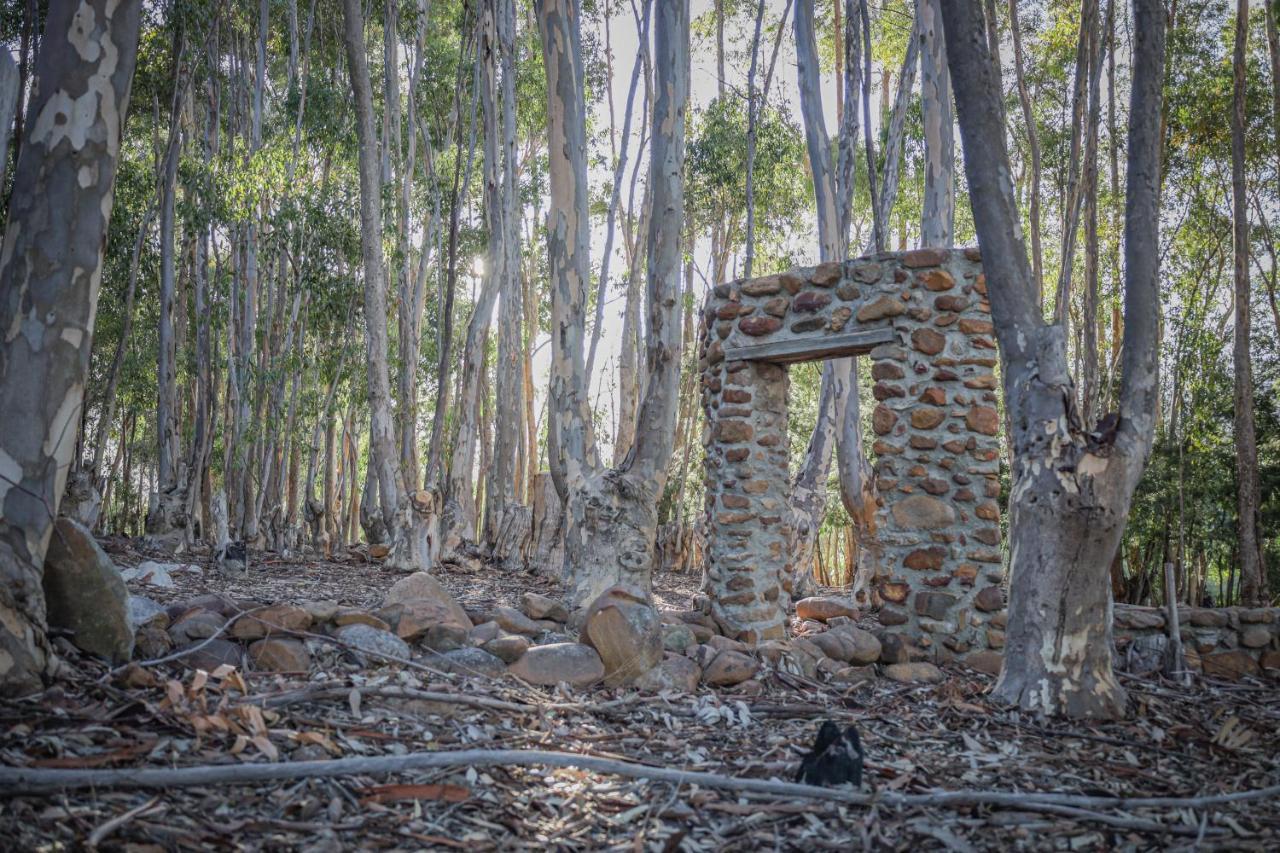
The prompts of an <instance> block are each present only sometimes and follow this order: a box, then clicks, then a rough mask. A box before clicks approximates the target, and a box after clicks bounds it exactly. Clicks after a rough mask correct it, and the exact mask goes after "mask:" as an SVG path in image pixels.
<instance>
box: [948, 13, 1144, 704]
mask: <svg viewBox="0 0 1280 853" xmlns="http://www.w3.org/2000/svg"><path fill="white" fill-rule="evenodd" d="M943 17H944V19H945V21H946V34H947V53H948V60H949V64H950V69H951V73H952V77H953V78H954V80H955V86H954V91H955V95H956V105H957V111H958V115H959V119H960V130H961V135H962V137H963V140H964V143H965V144H964V159H965V169H966V172H967V175H968V184H969V187H970V197H971V203H972V207H973V214H974V222H975V225H976V228H977V232H978V240H979V244H980V245H981V248H982V255H983V261H984V269H985V273H986V277H987V287H988V292H989V294H990V299H991V312H992V319H993V321H994V324H995V327H996V336H997V338H998V339H999V342H1000V353H1001V358H1002V363H1003V378H1004V395H1005V405H1006V407H1007V409H1008V412H1009V422H1010V427H1011V431H1012V434H1011V436H1010V439H1011V444H1012V446H1013V489H1012V493H1011V495H1010V501H1009V505H1010V508H1011V516H1010V554H1011V558H1010V562H1011V566H1010V571H1011V573H1012V579H1011V583H1010V601H1009V617H1008V619H1009V621H1008V628H1007V631H1006V639H1005V654H1004V665H1003V668H1002V670H1001V674H1000V678H999V680H998V681H997V683H996V685H995V687H994V688H993V695H994V697H995V698H996V699H997V700H999V701H1001V702H1005V703H1008V704H1011V705H1016V706H1018V707H1020V708H1022V709H1024V710H1027V711H1037V712H1040V713H1044V714H1047V715H1065V716H1070V717H1117V716H1122V715H1123V714H1124V713H1125V710H1126V704H1127V702H1126V694H1125V691H1124V689H1123V688H1122V687H1121V686H1120V685H1119V683H1118V682H1117V681H1116V679H1115V676H1114V674H1113V672H1112V660H1111V657H1112V650H1111V585H1110V582H1109V577H1108V575H1109V567H1110V565H1111V562H1112V559H1113V557H1114V556H1115V553H1116V550H1117V547H1118V545H1119V542H1120V537H1121V535H1122V533H1123V530H1124V523H1125V519H1126V518H1127V516H1128V512H1129V507H1130V503H1131V501H1132V497H1133V490H1134V487H1135V486H1136V484H1137V481H1138V478H1139V477H1140V476H1141V473H1142V469H1143V467H1144V466H1145V464H1146V459H1147V455H1148V453H1149V451H1150V448H1151V440H1152V434H1153V431H1154V419H1155V407H1156V399H1157V396H1158V382H1157V369H1158V361H1157V326H1158V319H1159V318H1158V310H1159V309H1158V306H1159V289H1158V274H1159V243H1158V237H1159V233H1158V223H1159V213H1158V210H1159V186H1160V182H1159V169H1160V133H1159V125H1160V112H1161V110H1160V104H1161V83H1162V80H1163V76H1164V71H1163V63H1164V11H1163V9H1162V8H1161V4H1160V3H1159V2H1158V0H1135V2H1134V27H1133V33H1134V46H1133V57H1134V59H1133V66H1134V69H1133V91H1132V101H1131V106H1130V126H1129V168H1128V173H1129V178H1128V186H1127V203H1126V218H1125V256H1126V264H1125V276H1126V287H1125V326H1126V336H1125V338H1126V339H1125V348H1124V364H1123V371H1122V378H1121V394H1120V411H1119V412H1118V413H1116V414H1115V415H1114V416H1109V418H1108V419H1107V420H1108V423H1107V424H1106V425H1105V428H1104V429H1102V430H1100V431H1099V432H1087V431H1086V430H1085V429H1084V428H1083V427H1082V426H1081V424H1080V422H1079V417H1078V414H1077V412H1076V410H1075V405H1074V399H1075V398H1074V390H1073V388H1072V382H1071V376H1070V374H1069V372H1068V369H1067V356H1066V334H1065V331H1064V329H1063V327H1062V326H1061V325H1045V323H1044V321H1043V319H1042V317H1041V312H1040V306H1039V300H1038V298H1037V294H1036V292H1035V286H1034V278H1033V275H1032V270H1031V267H1030V265H1029V264H1028V261H1027V254H1026V246H1025V244H1024V242H1023V237H1022V227H1021V221H1020V219H1019V215H1018V210H1017V205H1016V201H1015V195H1014V189H1013V180H1012V170H1011V168H1010V165H1009V157H1008V153H1007V151H1006V150H1005V146H1004V142H1003V140H1004V131H1005V128H1004V109H1003V104H1002V102H1001V97H1002V95H1001V91H1000V87H999V77H998V70H997V67H996V65H995V63H994V61H993V58H992V56H991V54H990V49H989V43H988V41H987V33H986V30H985V26H984V24H983V15H982V9H981V6H980V3H979V2H978V0H949V2H947V3H944V4H943Z"/></svg>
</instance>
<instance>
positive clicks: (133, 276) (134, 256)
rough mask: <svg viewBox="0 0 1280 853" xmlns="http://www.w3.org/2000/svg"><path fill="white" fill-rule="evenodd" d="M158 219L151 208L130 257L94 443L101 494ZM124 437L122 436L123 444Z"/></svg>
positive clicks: (96, 480) (95, 477)
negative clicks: (146, 249)
mask: <svg viewBox="0 0 1280 853" xmlns="http://www.w3.org/2000/svg"><path fill="white" fill-rule="evenodd" d="M154 218H155V208H154V207H149V208H147V212H146V214H144V215H143V217H142V224H140V225H139V226H138V236H137V237H136V238H135V239H134V242H133V251H132V253H131V254H130V255H129V283H128V285H126V287H125V296H124V312H123V313H124V322H123V323H122V324H121V326H120V337H119V339H118V340H117V341H116V351H115V355H113V356H112V357H111V367H110V368H109V369H108V370H107V389H106V391H105V392H104V393H103V395H102V415H101V426H100V427H99V429H98V435H97V439H96V440H95V441H94V447H93V467H92V469H90V470H91V474H92V476H93V480H94V483H95V485H96V486H97V488H98V489H99V490H100V491H101V490H104V489H105V488H106V485H107V484H106V483H105V482H104V481H103V478H102V461H103V459H104V456H105V454H106V451H107V439H108V438H110V437H111V425H112V424H113V423H115V416H116V392H117V391H118V390H119V387H120V373H121V370H122V368H123V367H124V357H125V353H126V351H127V350H128V348H129V338H130V336H131V335H132V334H133V315H134V305H135V297H136V296H137V292H138V272H139V269H140V267H141V266H142V247H143V245H144V244H145V243H146V239H147V231H149V230H150V228H151V222H152V220H153V219H154ZM123 438H124V437H123V435H122V436H121V441H123Z"/></svg>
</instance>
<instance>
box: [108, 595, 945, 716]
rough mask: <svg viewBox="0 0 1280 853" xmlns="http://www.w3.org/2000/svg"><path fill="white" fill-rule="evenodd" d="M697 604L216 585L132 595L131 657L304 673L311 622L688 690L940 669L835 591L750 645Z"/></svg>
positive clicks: (384, 650) (367, 636)
mask: <svg viewBox="0 0 1280 853" xmlns="http://www.w3.org/2000/svg"><path fill="white" fill-rule="evenodd" d="M698 605H699V606H698V607H697V608H696V609H692V610H681V611H659V610H658V609H656V608H655V607H654V606H653V605H652V603H651V602H650V601H649V600H648V599H647V598H646V597H645V596H644V595H643V593H641V592H640V591H639V590H636V589H633V588H629V587H626V586H615V587H612V588H610V589H608V590H606V591H605V592H604V593H603V594H601V595H600V597H599V598H597V599H596V600H595V601H594V602H592V603H591V605H590V606H588V607H585V608H581V609H579V610H577V611H572V612H571V611H570V610H569V608H568V607H567V606H566V605H565V604H564V603H563V602H561V601H558V600H556V599H554V598H550V597H547V596H544V595H539V594H537V593H533V592H528V593H525V594H524V595H523V596H522V598H521V599H520V606H519V607H509V606H497V607H493V608H491V609H488V610H484V611H479V610H467V609H465V608H463V607H462V606H460V605H459V604H458V603H457V602H456V601H455V600H454V598H453V597H452V596H451V595H450V594H449V592H448V591H447V590H446V589H445V588H444V587H443V586H441V585H440V583H439V582H438V581H437V580H436V579H435V578H434V577H432V576H431V575H429V574H426V573H425V572H420V573H417V574H413V575H409V576H408V577H405V578H403V579H401V580H400V581H399V582H397V583H396V584H395V585H394V586H393V587H392V588H391V589H390V590H389V591H388V593H387V595H386V598H385V599H384V601H383V604H382V606H381V607H380V608H378V609H376V610H360V609H355V608H348V607H343V606H341V605H339V604H337V603H335V602H317V601H311V602H300V603H297V604H285V603H280V604H270V605H263V604H260V603H258V602H252V601H244V600H233V599H230V598H228V597H226V596H221V595H204V596H199V597H197V598H193V599H190V600H187V601H183V602H178V603H175V604H172V605H169V606H168V607H162V606H161V605H159V604H157V603H155V602H153V601H151V600H150V599H147V598H145V597H142V596H130V597H129V612H130V618H131V621H132V622H133V624H134V625H136V647H137V648H136V652H135V656H136V657H138V658H143V659H154V658H159V657H164V656H166V655H168V654H171V653H173V652H185V653H184V654H183V655H182V656H181V657H180V658H179V659H180V660H181V661H183V663H185V664H186V665H187V666H190V667H197V668H202V669H212V668H215V667H217V666H219V665H221V664H233V665H236V666H248V667H251V668H253V669H255V670H259V671H269V672H281V673H302V672H306V671H308V670H309V669H310V668H311V666H312V658H313V655H314V654H315V653H316V652H317V651H318V650H319V648H320V647H322V646H324V645H326V643H325V641H324V640H322V639H321V638H320V636H317V635H322V636H328V637H332V638H333V639H335V640H337V641H339V643H340V644H341V645H342V646H344V647H346V648H347V649H348V650H349V651H350V652H351V653H352V654H353V655H355V656H357V657H359V658H363V659H364V660H365V661H367V662H369V663H377V662H381V661H383V660H386V659H388V658H391V659H414V660H417V661H420V662H422V663H425V664H427V665H429V666H432V667H434V668H437V669H439V670H442V671H445V672H452V673H457V674H460V675H464V676H483V677H489V678H497V677H502V676H507V675H510V676H514V677H516V678H519V679H520V680H522V681H525V682H527V683H529V684H535V685H547V686H550V685H556V684H561V683H564V684H568V685H571V686H574V687H588V686H591V685H595V684H603V685H604V686H606V687H619V686H625V685H632V686H634V687H636V688H638V689H640V690H644V691H647V692H662V691H673V692H679V693H692V692H695V691H696V690H697V689H698V687H699V685H700V684H701V685H707V686H709V687H735V688H736V689H737V690H738V691H740V692H742V693H747V694H755V693H759V692H760V691H761V690H763V685H762V684H761V683H760V682H759V681H758V680H756V678H755V676H756V675H757V674H758V673H759V672H760V671H761V670H762V668H766V667H772V668H776V669H781V670H783V671H787V672H791V673H794V674H796V675H802V676H804V677H807V678H821V679H824V680H829V681H833V682H837V683H841V684H845V685H853V684H857V683H860V682H862V681H865V680H867V679H870V678H874V677H876V676H877V675H878V674H880V673H881V672H883V674H884V675H885V676H886V677H889V678H893V679H896V680H898V681H905V682H935V681H940V680H941V679H942V677H943V676H942V673H941V671H940V670H938V668H937V667H936V666H934V665H933V664H932V663H928V662H926V661H922V660H917V659H916V655H913V654H912V649H910V648H909V647H907V646H905V645H904V644H903V643H902V642H900V641H899V640H898V638H897V636H896V635H893V634H883V633H881V634H880V635H879V636H877V634H876V633H872V632H871V631H868V630H864V629H862V628H860V627H858V626H857V624H856V622H855V618H854V617H855V615H856V614H855V612H854V609H853V606H852V605H851V604H850V603H849V602H846V601H843V600H840V599H835V598H813V599H806V600H805V601H803V602H801V606H800V612H801V614H803V616H804V617H805V618H803V619H802V620H800V621H799V623H798V635H797V636H796V637H794V638H791V639H787V640H773V641H768V642H765V643H762V644H760V645H759V646H755V647H752V646H748V645H746V644H745V643H742V642H739V641H737V640H733V639H730V638H728V637H725V636H723V635H722V634H721V633H719V630H718V628H717V625H716V622H715V620H714V619H713V618H712V617H711V616H710V615H709V613H708V612H707V610H708V609H709V608H708V607H707V604H706V602H705V601H699V602H698Z"/></svg>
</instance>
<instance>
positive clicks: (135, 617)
mask: <svg viewBox="0 0 1280 853" xmlns="http://www.w3.org/2000/svg"><path fill="white" fill-rule="evenodd" d="M127 610H128V613H129V624H130V625H132V626H133V630H134V631H137V630H138V629H139V628H143V627H147V626H154V627H156V628H161V629H163V628H168V627H169V611H167V610H165V609H164V608H163V607H161V606H160V605H159V604H157V603H156V602H154V601H152V600H151V599H149V598H147V597H146V596H145V595H130V596H129V602H128V605H127Z"/></svg>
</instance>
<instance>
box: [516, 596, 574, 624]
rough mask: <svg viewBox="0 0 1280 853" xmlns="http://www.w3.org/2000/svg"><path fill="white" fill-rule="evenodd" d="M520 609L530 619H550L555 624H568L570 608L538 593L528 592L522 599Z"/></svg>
mask: <svg viewBox="0 0 1280 853" xmlns="http://www.w3.org/2000/svg"><path fill="white" fill-rule="evenodd" d="M520 609H521V610H523V611H524V613H525V615H526V616H528V617H529V618H530V619H550V620H552V621H554V622H568V621H569V608H568V607H567V606H565V603H564V602H563V601H557V600H556V599H554V598H551V597H550V596H546V595H539V594H538V593H536V592H526V593H525V594H524V595H523V596H521V597H520Z"/></svg>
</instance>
